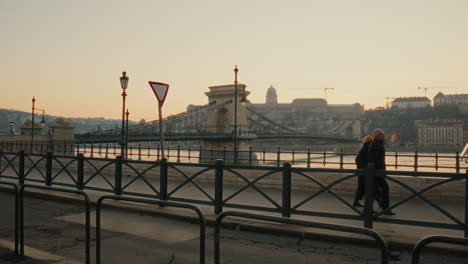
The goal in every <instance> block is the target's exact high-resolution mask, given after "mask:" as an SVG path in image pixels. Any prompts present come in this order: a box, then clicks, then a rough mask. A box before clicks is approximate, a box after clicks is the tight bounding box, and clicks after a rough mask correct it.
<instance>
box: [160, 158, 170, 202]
mask: <svg viewBox="0 0 468 264" xmlns="http://www.w3.org/2000/svg"><path fill="white" fill-rule="evenodd" d="M167 180H168V173H167V159H166V158H163V159H161V167H160V177H159V185H160V187H159V199H161V200H167Z"/></svg>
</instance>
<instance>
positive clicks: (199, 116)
mask: <svg viewBox="0 0 468 264" xmlns="http://www.w3.org/2000/svg"><path fill="white" fill-rule="evenodd" d="M239 86H240V89H238V90H239V91H238V93H239V94H238V95H239V96H237V97H238V98H241V97H242V96H246V95H248V94H249V93H250V92H248V91H245V85H243V84H239ZM209 88H210V92H207V93H205V94H206V95H207V96H208V98H209V103H208V104H206V105H203V106H193V105H191V106H189V107H188V110H187V111H186V112H182V113H179V114H176V115H171V116H168V117H166V118H164V119H163V128H164V138H165V140H167V141H184V140H187V141H190V140H205V141H206V140H207V141H223V142H228V141H232V140H233V138H234V133H235V132H234V130H235V129H234V128H235V125H236V124H235V122H234V119H235V116H234V114H235V113H234V109H235V108H236V107H235V106H234V105H235V104H234V96H233V94H234V89H233V88H234V87H233V85H222V86H212V87H209ZM354 125H355V124H354V121H343V122H340V123H338V125H336V126H335V127H331V128H329V129H327V130H325V131H323V133H320V134H317V133H315V134H310V133H305V132H301V131H298V130H297V129H296V128H294V127H288V126H287V125H284V124H280V123H279V122H277V121H274V120H272V119H271V118H268V117H266V116H265V115H264V114H261V113H259V112H258V111H256V110H255V109H253V107H251V104H250V103H247V104H243V103H241V102H240V101H238V103H237V139H238V140H239V141H250V140H255V139H282V138H285V139H286V138H296V139H319V140H321V141H329V142H338V143H354V142H357V141H358V139H357V138H356V137H350V136H348V137H346V136H343V134H344V133H343V132H344V131H346V130H347V129H349V128H350V127H351V126H354ZM159 126H160V122H159V121H158V120H154V121H149V122H146V123H140V124H136V125H132V126H129V127H128V128H127V132H126V141H127V142H145V141H158V140H159V139H160V134H159V131H160V130H159ZM75 137H76V139H77V142H78V143H113V142H114V143H117V142H119V141H120V140H121V128H115V129H109V130H103V131H98V132H92V133H83V134H77V135H75Z"/></svg>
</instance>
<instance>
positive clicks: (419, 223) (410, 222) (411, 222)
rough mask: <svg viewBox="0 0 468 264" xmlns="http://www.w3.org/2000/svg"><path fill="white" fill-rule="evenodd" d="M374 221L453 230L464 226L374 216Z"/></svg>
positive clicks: (461, 228)
mask: <svg viewBox="0 0 468 264" xmlns="http://www.w3.org/2000/svg"><path fill="white" fill-rule="evenodd" d="M374 222H381V223H389V224H399V225H412V226H418V227H433V228H445V229H453V230H463V229H464V226H462V225H457V224H447V223H436V222H426V221H418V220H408V219H393V218H380V217H378V218H376V219H374Z"/></svg>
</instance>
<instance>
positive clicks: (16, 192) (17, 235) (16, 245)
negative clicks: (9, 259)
mask: <svg viewBox="0 0 468 264" xmlns="http://www.w3.org/2000/svg"><path fill="white" fill-rule="evenodd" d="M0 185H10V186H13V189H14V191H15V255H18V244H19V242H18V240H19V239H18V237H19V226H18V219H19V212H18V206H19V191H18V185H17V184H16V183H12V182H5V181H0Z"/></svg>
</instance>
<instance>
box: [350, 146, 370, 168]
mask: <svg viewBox="0 0 468 264" xmlns="http://www.w3.org/2000/svg"><path fill="white" fill-rule="evenodd" d="M369 144H370V142H368V143H366V144H363V145H362V148H361V150H359V153H358V154H357V156H356V159H355V160H354V161H355V162H356V167H357V168H358V169H365V168H367V164H368V163H369V158H368V154H367V152H368V149H369Z"/></svg>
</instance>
